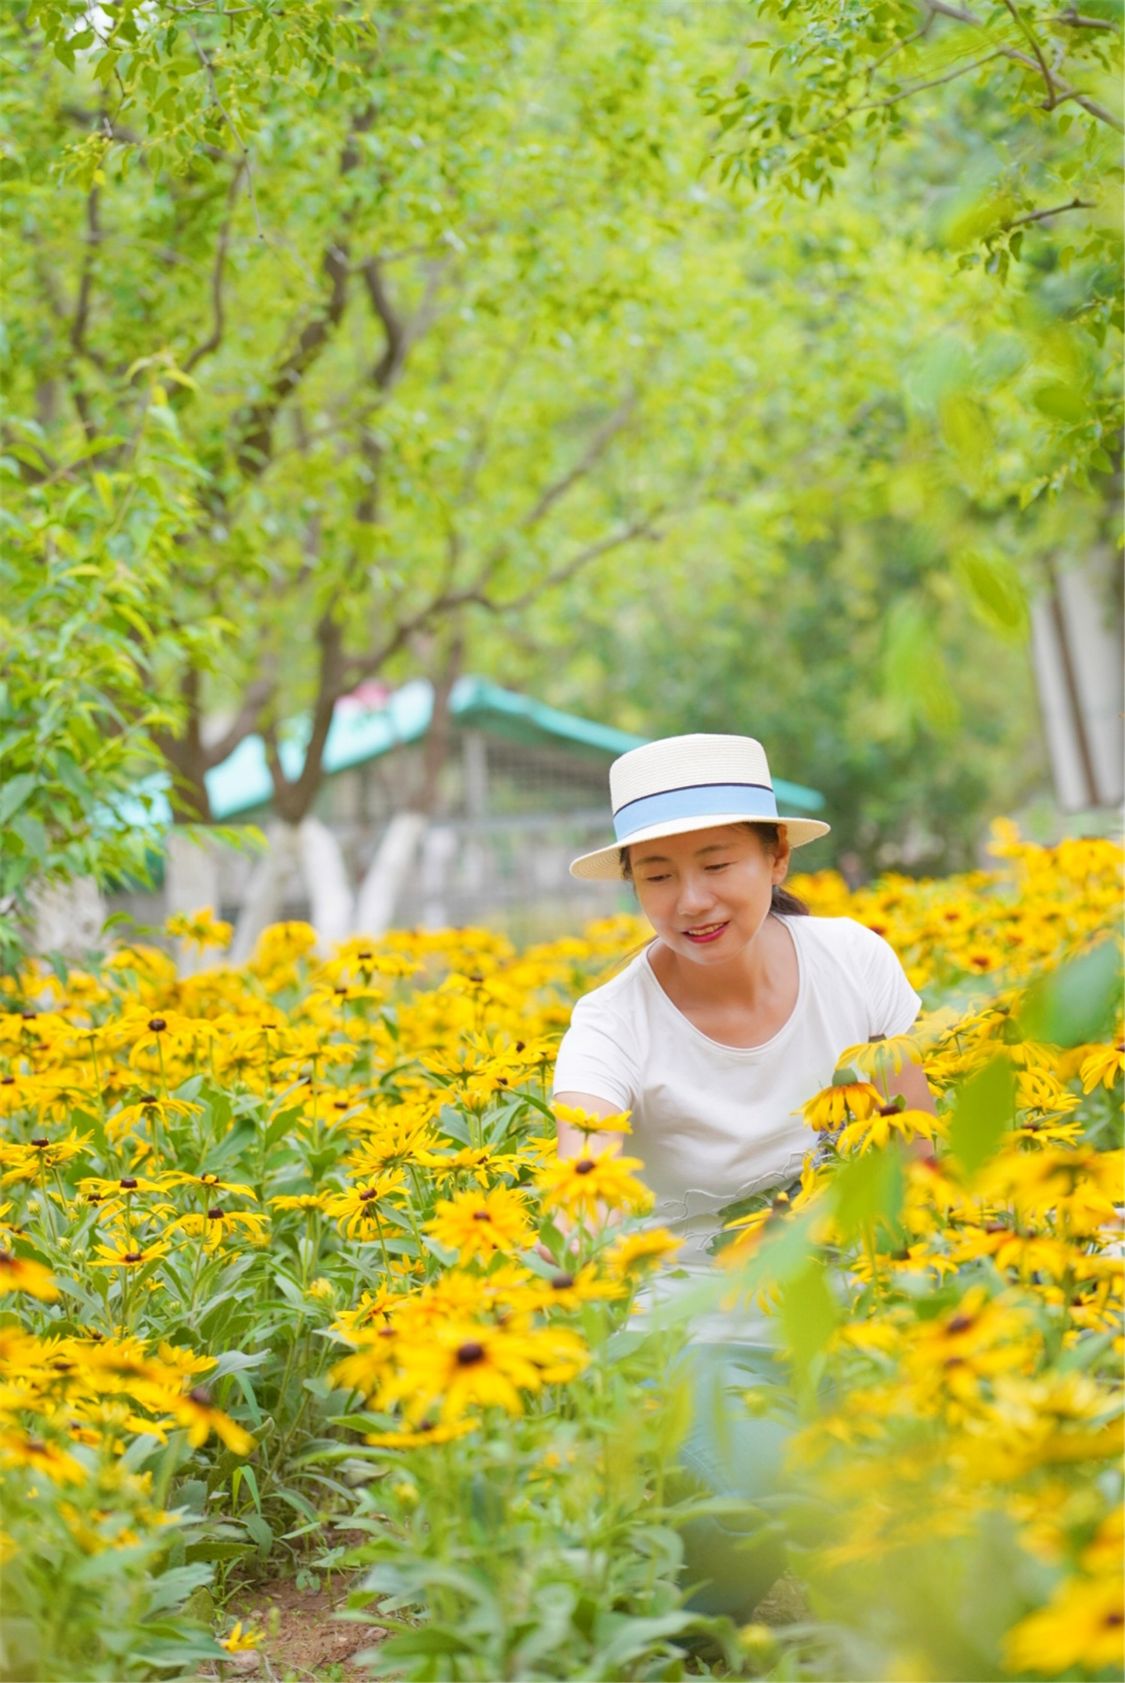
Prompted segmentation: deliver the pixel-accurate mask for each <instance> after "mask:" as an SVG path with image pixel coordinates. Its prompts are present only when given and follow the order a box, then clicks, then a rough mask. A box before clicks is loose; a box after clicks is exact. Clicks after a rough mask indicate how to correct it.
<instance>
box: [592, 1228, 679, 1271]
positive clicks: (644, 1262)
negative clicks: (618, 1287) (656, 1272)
mask: <svg viewBox="0 0 1125 1683" xmlns="http://www.w3.org/2000/svg"><path fill="white" fill-rule="evenodd" d="M682 1244H683V1240H682V1239H677V1237H676V1235H675V1234H674V1233H670V1232H669V1231H668V1229H667V1228H666V1227H647V1228H645V1229H643V1231H642V1232H640V1233H626V1234H623V1235H622V1237H621V1238H620V1239H617V1240H615V1241H614V1243H613V1244H612V1245H611V1246H610V1248H609V1250H608V1251H607V1252H606V1255H605V1265H606V1267H607V1268H608V1269H609V1271H610V1272H611V1273H613V1274H632V1273H636V1272H640V1271H642V1270H644V1269H646V1268H652V1267H655V1266H657V1265H658V1264H659V1263H662V1262H667V1261H670V1260H671V1258H672V1257H674V1256H675V1254H676V1252H677V1251H678V1250H679V1248H680V1246H681V1245H682Z"/></svg>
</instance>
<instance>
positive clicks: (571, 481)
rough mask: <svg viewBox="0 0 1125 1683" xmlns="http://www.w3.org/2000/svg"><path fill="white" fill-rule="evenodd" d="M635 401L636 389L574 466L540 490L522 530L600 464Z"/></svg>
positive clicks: (532, 524)
mask: <svg viewBox="0 0 1125 1683" xmlns="http://www.w3.org/2000/svg"><path fill="white" fill-rule="evenodd" d="M635 404H636V393H635V392H634V391H630V392H629V393H628V394H627V395H626V397H625V398H624V400H623V401H622V402H621V403H619V404H618V406H617V408H616V409H615V410H614V411H613V414H612V415H610V416H609V417H608V419H606V420H605V421H603V422H602V424H601V426H600V427H599V428H598V429H597V431H596V432H595V433H594V435H593V437H592V438H591V440H590V442H589V444H588V445H587V446H586V448H585V450H584V451H583V452H582V454H581V456H580V457H579V458H578V460H577V461H576V462H575V464H574V466H573V467H571V468H568V469H567V471H566V472H565V473H564V474H561V475H560V476H559V478H558V479H556V480H553V481H552V483H551V484H550V485H548V486H546V488H545V489H544V490H543V491H541V492H540V493H539V496H538V497H537V498H536V499H535V502H534V503H533V504H532V506H531V508H530V509H529V510H528V511H527V513H526V514H525V515H524V517H523V519H522V520H521V521H520V523H519V529H520V531H521V532H528V531H530V530H531V529H532V528H533V527H535V526H538V525H539V523H540V521H541V520H542V519H543V518H544V516H545V515H547V514H548V513H549V512H550V511H551V509H552V508H553V507H554V505H555V504H556V503H557V502H560V501H561V499H562V498H563V497H565V496H566V494H567V492H568V491H569V490H570V489H571V487H572V486H574V485H576V484H577V483H578V481H579V480H580V479H584V478H585V477H586V475H587V474H588V473H589V472H590V470H591V468H593V467H595V466H596V465H597V463H598V462H599V461H600V460H601V458H602V457H603V456H604V455H605V453H606V451H607V450H608V448H609V446H610V444H611V443H612V442H613V440H614V439H615V438H616V437H617V434H618V433H619V432H620V431H621V430H622V428H623V427H624V426H626V424H627V423H628V421H629V418H630V416H631V415H632V413H633V409H634V407H635Z"/></svg>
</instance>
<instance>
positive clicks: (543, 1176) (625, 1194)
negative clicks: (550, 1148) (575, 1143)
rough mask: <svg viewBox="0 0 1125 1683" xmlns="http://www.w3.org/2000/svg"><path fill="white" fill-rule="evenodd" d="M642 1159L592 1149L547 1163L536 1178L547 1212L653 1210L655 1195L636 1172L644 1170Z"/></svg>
mask: <svg viewBox="0 0 1125 1683" xmlns="http://www.w3.org/2000/svg"><path fill="white" fill-rule="evenodd" d="M643 1167H644V1164H643V1163H642V1162H641V1159H640V1158H639V1157H622V1156H620V1155H619V1154H618V1153H617V1152H614V1151H598V1152H595V1151H594V1150H593V1148H592V1147H591V1148H589V1149H588V1150H586V1151H584V1152H583V1153H582V1155H581V1156H578V1157H560V1158H557V1159H556V1160H555V1161H554V1162H552V1163H547V1164H546V1165H544V1167H543V1168H542V1169H540V1170H539V1172H538V1174H537V1175H536V1177H535V1184H536V1185H537V1186H538V1187H539V1189H540V1191H541V1193H542V1196H543V1204H544V1207H545V1208H546V1209H558V1210H564V1211H565V1212H566V1213H567V1214H568V1215H580V1214H582V1213H583V1212H588V1211H594V1210H597V1209H598V1208H599V1207H600V1208H602V1209H604V1210H635V1211H643V1210H649V1209H651V1208H652V1204H653V1196H652V1193H651V1192H650V1190H649V1188H648V1187H647V1186H645V1184H644V1182H643V1181H640V1180H638V1179H637V1178H636V1176H635V1174H634V1173H633V1171H634V1170H635V1169H642V1168H643Z"/></svg>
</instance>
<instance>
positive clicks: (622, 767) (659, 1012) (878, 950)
mask: <svg viewBox="0 0 1125 1683" xmlns="http://www.w3.org/2000/svg"><path fill="white" fill-rule="evenodd" d="M610 794H611V800H612V806H613V822H614V830H615V834H616V838H617V839H616V842H615V843H614V844H613V845H611V846H609V847H603V848H599V849H598V850H597V851H596V852H593V853H587V854H584V855H583V856H582V857H581V858H579V859H576V860H575V861H574V863H573V864H572V865H571V867H570V869H571V873H572V874H573V875H574V876H577V877H582V878H587V879H595V880H605V881H614V880H617V881H620V880H621V878H622V877H624V878H626V879H627V880H630V881H631V882H632V884H633V886H634V888H635V890H636V894H637V898H638V900H639V902H640V907H641V910H642V912H643V913H644V915H645V916H646V918H647V919H648V921H649V923H650V924H651V925H652V929H653V934H654V939H653V940H652V941H651V942H650V943H649V944H648V945H647V946H646V947H645V949H644V950H643V951H642V952H641V953H639V954H638V955H637V956H636V957H635V958H634V959H633V960H632V961H631V963H629V964H628V965H627V966H626V968H625V969H624V970H622V971H621V973H620V974H619V975H617V976H615V977H614V978H613V980H612V981H610V982H607V983H606V984H605V985H604V986H602V987H599V988H595V989H594V990H593V992H591V993H588V994H586V995H585V996H584V997H583V998H582V999H580V1000H579V1001H578V1003H577V1005H576V1006H575V1009H574V1013H573V1016H572V1019H571V1025H570V1028H569V1029H568V1031H567V1033H566V1035H565V1036H564V1038H563V1042H562V1045H561V1047H560V1049H559V1055H558V1061H557V1064H556V1067H555V1079H554V1097H555V1101H556V1103H557V1104H560V1105H570V1106H574V1107H576V1108H578V1109H581V1110H584V1111H588V1112H593V1113H594V1114H596V1115H599V1116H605V1115H611V1114H613V1113H615V1112H618V1111H622V1110H629V1111H631V1112H632V1137H631V1138H630V1141H629V1149H630V1151H631V1152H633V1151H635V1154H636V1155H637V1156H638V1157H639V1158H641V1159H642V1161H643V1162H644V1165H645V1167H644V1171H643V1173H644V1178H645V1180H646V1181H647V1183H648V1185H649V1186H650V1187H651V1189H652V1191H653V1193H654V1194H655V1199H656V1203H655V1209H654V1216H655V1219H656V1220H657V1221H659V1222H661V1223H663V1224H665V1225H667V1226H669V1227H671V1228H672V1230H673V1231H674V1232H676V1233H677V1234H678V1235H679V1237H680V1238H681V1239H682V1240H683V1242H684V1243H683V1249H682V1251H681V1253H680V1258H679V1260H680V1262H681V1263H684V1264H686V1265H687V1266H688V1268H689V1270H690V1269H692V1268H693V1267H694V1268H695V1269H700V1268H707V1267H709V1259H708V1256H707V1251H708V1247H709V1245H710V1243H711V1241H712V1240H713V1237H714V1235H715V1232H716V1231H717V1229H718V1227H719V1226H720V1225H721V1216H720V1212H721V1211H722V1210H723V1208H724V1206H726V1205H729V1204H731V1203H732V1202H735V1201H736V1200H742V1199H745V1198H747V1197H750V1196H751V1195H753V1194H762V1195H763V1196H765V1197H769V1196H772V1195H776V1193H778V1192H780V1191H782V1190H785V1191H791V1190H792V1185H793V1182H794V1181H795V1180H796V1178H797V1177H799V1175H800V1171H801V1165H802V1162H803V1160H804V1158H805V1156H806V1154H807V1153H808V1152H809V1151H810V1150H811V1149H812V1148H813V1147H814V1146H815V1144H816V1135H815V1134H814V1133H813V1131H812V1130H811V1129H810V1128H809V1127H808V1126H807V1124H806V1123H805V1122H804V1120H803V1118H802V1115H801V1106H802V1105H803V1104H804V1103H805V1102H806V1101H807V1100H809V1099H810V1098H812V1096H813V1095H814V1094H815V1093H817V1092H818V1091H819V1090H820V1089H821V1088H823V1087H826V1086H827V1085H828V1084H829V1083H830V1082H831V1080H832V1077H833V1074H834V1072H835V1069H836V1067H837V1063H838V1061H839V1057H840V1054H841V1053H842V1052H843V1051H844V1050H845V1049H846V1048H847V1047H849V1046H854V1045H857V1044H858V1043H860V1042H862V1041H869V1040H874V1039H878V1038H880V1037H884V1036H890V1035H898V1034H903V1033H905V1032H906V1031H907V1030H908V1029H909V1028H910V1026H911V1024H912V1023H913V1022H914V1019H915V1017H916V1015H917V1012H918V1008H919V1004H920V1001H919V998H918V995H917V994H916V993H915V992H914V990H913V988H912V987H911V986H910V984H909V982H908V981H907V979H906V976H905V974H904V973H903V969H902V966H901V964H900V963H899V961H898V959H897V958H896V956H895V954H894V952H893V951H892V950H891V948H890V947H889V946H888V945H887V943H886V942H885V941H884V940H883V939H882V937H881V936H879V935H876V934H875V933H874V932H873V931H872V930H870V929H867V928H865V927H864V926H863V925H862V924H859V923H857V922H855V921H854V920H853V919H851V918H817V917H811V916H809V915H808V914H807V911H806V908H805V907H804V906H803V905H802V904H801V902H800V901H798V900H796V899H794V898H793V896H792V895H789V894H787V893H786V892H785V890H784V889H783V888H782V883H783V882H784V880H785V876H786V873H787V871H788V868H789V860H790V856H791V853H792V850H793V848H795V847H801V846H804V845H805V844H806V843H808V842H811V841H815V840H816V838H817V837H818V836H822V835H824V834H826V832H827V831H828V828H829V827H828V825H827V824H823V823H821V822H820V821H819V820H817V819H809V818H798V817H792V816H788V815H785V814H782V813H779V812H778V810H777V804H776V800H775V797H774V792H773V785H772V782H771V780H770V773H769V766H768V764H767V761H766V755H765V752H764V750H763V749H762V746H761V744H760V743H758V742H756V741H754V740H753V739H752V738H751V737H744V736H710V735H693V736H676V737H669V738H666V739H664V740H662V741H658V742H652V743H649V744H647V745H646V746H645V747H643V748H635V749H633V750H632V752H631V753H628V754H625V755H624V756H623V757H622V758H621V759H619V760H617V761H616V762H615V763H614V765H613V766H612V768H611V770H610ZM899 1093H901V1094H902V1096H903V1098H904V1099H905V1102H906V1104H907V1105H908V1106H909V1107H910V1108H912V1109H924V1110H928V1111H932V1110H933V1108H934V1106H933V1099H932V1097H931V1095H930V1091H929V1087H928V1085H927V1082H926V1077H925V1073H924V1071H923V1070H922V1068H921V1066H920V1065H919V1064H917V1063H912V1062H909V1061H908V1062H907V1063H906V1064H905V1065H904V1066H903V1068H902V1069H901V1071H900V1073H899V1074H898V1075H897V1076H896V1077H894V1080H893V1091H892V1093H889V1094H888V1098H893V1097H894V1096H896V1095H897V1094H899ZM581 1143H582V1136H581V1135H580V1134H578V1133H576V1132H575V1131H574V1130H573V1129H571V1128H568V1127H566V1126H565V1125H564V1124H561V1123H560V1125H559V1150H560V1152H561V1153H562V1154H563V1155H571V1154H574V1153H575V1152H576V1151H577V1150H579V1149H580V1148H581ZM694 1337H695V1341H696V1342H697V1343H698V1344H702V1345H704V1346H707V1345H710V1350H709V1352H708V1354H707V1358H706V1359H705V1360H703V1361H702V1362H701V1364H700V1366H701V1368H702V1370H703V1373H704V1382H712V1383H738V1382H739V1380H740V1381H741V1388H743V1389H745V1386H746V1383H747V1375H746V1373H745V1372H741V1373H734V1372H732V1371H731V1368H732V1365H733V1364H736V1363H738V1364H742V1365H743V1366H745V1365H749V1366H750V1367H752V1368H753V1367H755V1366H756V1367H757V1369H758V1377H759V1378H763V1377H769V1376H770V1375H771V1373H772V1370H773V1367H774V1364H773V1360H772V1349H771V1347H770V1345H769V1340H768V1333H767V1332H765V1331H763V1330H762V1329H761V1327H760V1326H759V1329H758V1330H757V1331H756V1332H753V1331H751V1332H748V1329H747V1328H746V1327H745V1325H743V1326H742V1327H741V1328H738V1327H735V1326H733V1325H732V1324H731V1323H729V1322H728V1323H724V1322H723V1321H722V1320H721V1318H719V1317H709V1318H708V1323H707V1325H705V1326H700V1327H698V1328H697V1329H695V1333H694ZM715 1412H716V1411H715V1410H714V1409H711V1410H708V1409H702V1410H701V1409H697V1419H698V1420H699V1421H700V1424H699V1425H697V1427H696V1429H695V1431H694V1433H693V1435H692V1437H691V1438H690V1439H689V1441H688V1444H687V1445H686V1446H685V1449H684V1451H683V1455H682V1459H683V1463H684V1465H685V1467H686V1468H688V1469H689V1470H691V1471H692V1472H693V1473H694V1474H695V1477H696V1480H697V1482H698V1483H701V1484H703V1485H704V1486H705V1487H708V1488H710V1489H712V1490H716V1491H721V1492H723V1493H724V1494H729V1493H731V1492H732V1491H734V1492H738V1493H740V1494H741V1495H742V1496H744V1497H745V1498H746V1499H747V1500H748V1501H752V1500H753V1499H755V1498H756V1497H761V1496H762V1495H763V1494H768V1493H769V1492H770V1491H771V1490H772V1489H774V1488H776V1484H775V1482H774V1480H775V1477H776V1468H777V1465H778V1461H779V1449H780V1442H779V1439H780V1437H781V1436H783V1433H782V1432H781V1429H780V1428H779V1427H777V1425H776V1422H772V1421H769V1420H749V1419H744V1420H742V1421H740V1423H739V1426H738V1429H737V1430H736V1431H734V1432H733V1434H732V1435H728V1437H727V1443H726V1451H727V1452H726V1453H725V1454H724V1453H723V1452H722V1450H723V1446H722V1445H719V1444H717V1443H716V1441H715V1440H714V1437H713V1434H711V1433H709V1432H708V1429H707V1426H708V1417H710V1419H712V1420H713V1419H714V1416H715ZM720 1412H721V1411H720ZM687 1542H688V1554H689V1574H691V1573H692V1569H693V1568H694V1569H695V1575H706V1576H707V1577H708V1578H710V1580H711V1583H712V1593H711V1596H710V1599H709V1603H708V1608H709V1610H712V1611H726V1612H731V1613H735V1614H741V1615H742V1616H746V1615H747V1614H748V1612H749V1610H750V1606H751V1605H752V1600H753V1599H754V1592H755V1591H757V1592H758V1593H760V1591H761V1589H764V1588H765V1587H766V1582H763V1581H762V1580H763V1579H765V1580H766V1581H767V1582H768V1577H769V1573H770V1571H771V1570H772V1571H776V1569H777V1566H778V1564H779V1563H778V1561H777V1559H776V1557H775V1556H771V1555H770V1554H769V1552H768V1551H767V1552H766V1554H765V1556H764V1557H763V1559H762V1560H761V1562H760V1563H759V1566H760V1569H759V1570H758V1571H755V1570H754V1569H753V1566H752V1562H751V1561H750V1558H749V1557H748V1556H747V1555H746V1554H745V1552H742V1553H738V1554H737V1556H736V1555H735V1554H734V1553H733V1552H732V1550H731V1548H730V1547H729V1543H730V1537H729V1535H728V1534H726V1533H725V1532H724V1530H723V1527H721V1526H719V1525H717V1524H716V1523H715V1522H710V1525H709V1527H708V1526H704V1527H703V1528H702V1530H697V1532H696V1535H695V1536H694V1538H692V1537H688V1538H687ZM704 1556H706V1558H704Z"/></svg>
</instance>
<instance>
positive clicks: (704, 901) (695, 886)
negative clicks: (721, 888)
mask: <svg viewBox="0 0 1125 1683" xmlns="http://www.w3.org/2000/svg"><path fill="white" fill-rule="evenodd" d="M714 901H715V895H714V892H713V890H712V887H711V884H710V883H709V882H708V881H707V878H706V877H685V878H684V879H683V881H682V882H681V884H680V895H679V900H678V902H677V905H678V909H679V911H680V913H681V915H687V914H689V913H695V912H700V911H704V910H706V908H707V907H708V906H711V905H713V904H714Z"/></svg>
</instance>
